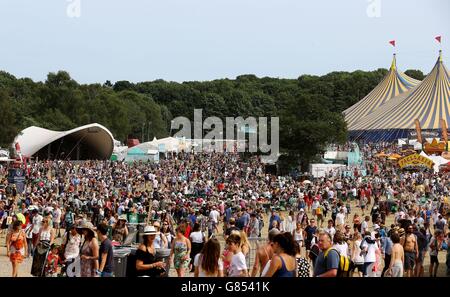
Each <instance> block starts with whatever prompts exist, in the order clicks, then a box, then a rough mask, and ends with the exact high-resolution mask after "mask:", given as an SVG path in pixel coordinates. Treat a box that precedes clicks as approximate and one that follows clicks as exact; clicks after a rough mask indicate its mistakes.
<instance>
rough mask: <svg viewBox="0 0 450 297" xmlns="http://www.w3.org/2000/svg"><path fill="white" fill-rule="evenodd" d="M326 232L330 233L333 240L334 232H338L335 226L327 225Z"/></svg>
mask: <svg viewBox="0 0 450 297" xmlns="http://www.w3.org/2000/svg"><path fill="white" fill-rule="evenodd" d="M325 232H327V233H328V234H330V236H331V240H333V237H334V234H336V229H335V228H334V227H331V228H328V227H327V228H325Z"/></svg>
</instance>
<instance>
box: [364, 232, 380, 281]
mask: <svg viewBox="0 0 450 297" xmlns="http://www.w3.org/2000/svg"><path fill="white" fill-rule="evenodd" d="M361 249H362V251H363V254H364V269H363V270H364V276H365V277H367V276H369V275H372V268H373V266H374V265H375V262H376V260H377V256H376V251H377V249H378V243H377V242H376V241H375V240H374V239H372V238H371V235H370V231H366V233H365V236H364V239H363V241H362V243H361Z"/></svg>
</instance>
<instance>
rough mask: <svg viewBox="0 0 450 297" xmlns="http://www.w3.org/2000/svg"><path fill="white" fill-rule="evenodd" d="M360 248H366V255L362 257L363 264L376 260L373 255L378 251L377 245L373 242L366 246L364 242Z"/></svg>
mask: <svg viewBox="0 0 450 297" xmlns="http://www.w3.org/2000/svg"><path fill="white" fill-rule="evenodd" d="M362 247H363V248H366V247H367V253H366V255H365V257H364V262H365V263H374V262H375V261H376V259H377V257H376V254H375V253H376V250H377V249H378V243H377V242H375V243H373V244H368V243H367V241H365V240H364V242H363V244H362Z"/></svg>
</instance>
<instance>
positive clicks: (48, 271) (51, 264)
mask: <svg viewBox="0 0 450 297" xmlns="http://www.w3.org/2000/svg"><path fill="white" fill-rule="evenodd" d="M60 264H61V258H60V257H59V246H57V245H56V244H52V246H51V251H50V253H49V254H48V256H47V264H46V266H45V275H46V276H51V277H56V276H57V274H58V266H59V265H60Z"/></svg>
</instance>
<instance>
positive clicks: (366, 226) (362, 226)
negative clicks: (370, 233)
mask: <svg viewBox="0 0 450 297" xmlns="http://www.w3.org/2000/svg"><path fill="white" fill-rule="evenodd" d="M368 229H369V223H367V222H366V221H364V222H362V223H361V234H364V232H366V231H367V230H368Z"/></svg>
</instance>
